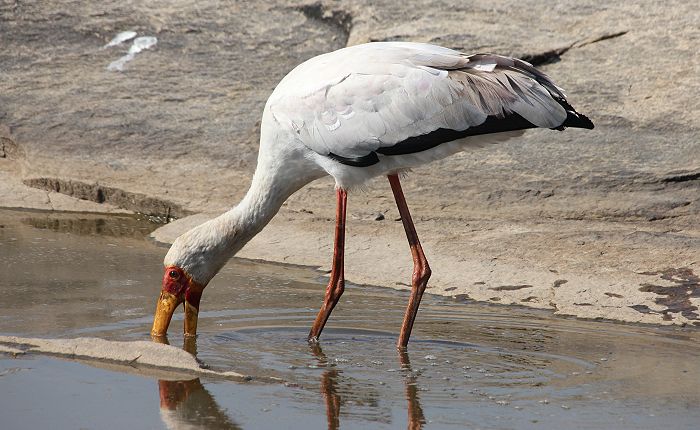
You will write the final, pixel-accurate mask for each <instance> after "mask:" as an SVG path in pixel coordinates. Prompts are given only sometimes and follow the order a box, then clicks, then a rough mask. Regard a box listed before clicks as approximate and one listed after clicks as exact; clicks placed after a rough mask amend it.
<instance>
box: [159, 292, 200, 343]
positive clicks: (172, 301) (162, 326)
mask: <svg viewBox="0 0 700 430" xmlns="http://www.w3.org/2000/svg"><path fill="white" fill-rule="evenodd" d="M183 301H185V299H184V297H177V296H175V295H173V294H170V293H169V292H167V291H161V292H160V297H159V298H158V304H157V305H156V315H155V316H154V317H153V328H152V329H151V336H156V337H161V336H165V335H166V334H167V333H168V326H169V325H170V320H171V319H172V317H173V313H174V312H175V309H177V307H178V306H180V303H182V302H183ZM196 327H197V321H196V315H195V331H196Z"/></svg>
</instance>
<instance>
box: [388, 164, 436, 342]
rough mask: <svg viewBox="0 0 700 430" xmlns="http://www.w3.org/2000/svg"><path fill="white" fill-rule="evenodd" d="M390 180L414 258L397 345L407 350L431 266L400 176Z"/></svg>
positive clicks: (389, 176)
mask: <svg viewBox="0 0 700 430" xmlns="http://www.w3.org/2000/svg"><path fill="white" fill-rule="evenodd" d="M388 178H389V183H390V184H391V191H393V192H394V199H395V200H396V206H397V207H398V208H399V214H400V215H401V221H402V222H403V228H404V230H406V238H407V239H408V245H409V246H410V247H411V255H412V256H413V277H412V279H411V297H410V298H409V299H408V307H406V313H405V314H404V317H403V324H402V325H401V334H400V335H399V341H398V343H397V346H398V347H399V348H400V349H402V348H406V345H408V338H409V337H411V329H412V328H413V322H414V321H415V319H416V313H418V306H419V305H420V299H421V297H423V292H424V291H425V287H426V286H427V285H428V279H429V278H430V273H431V272H430V266H428V260H426V258H425V254H423V248H422V247H421V246H420V241H419V240H418V234H416V228H415V227H414V226H413V220H412V219H411V213H410V212H409V211H408V205H407V204H406V199H405V198H404V196H403V191H402V190H401V182H399V176H398V175H397V174H393V175H388Z"/></svg>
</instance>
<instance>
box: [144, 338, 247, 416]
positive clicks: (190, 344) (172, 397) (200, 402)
mask: <svg viewBox="0 0 700 430" xmlns="http://www.w3.org/2000/svg"><path fill="white" fill-rule="evenodd" d="M153 340H154V341H155V342H159V343H165V344H169V342H168V339H167V338H166V337H154V338H153ZM183 349H184V350H185V351H187V352H189V353H190V354H192V355H195V356H196V355H197V341H196V338H194V337H185V340H184V344H183ZM158 393H159V394H160V417H161V419H162V420H163V423H164V424H165V426H166V427H167V428H170V429H182V428H187V429H196V428H202V429H240V428H241V427H240V426H238V425H237V424H236V423H235V422H233V420H231V418H229V417H228V415H226V413H225V412H224V411H223V410H222V409H221V407H220V406H219V404H218V403H216V399H214V397H213V396H212V395H211V393H209V391H207V389H206V388H204V386H203V385H202V383H201V382H200V380H199V378H195V379H190V380H187V381H169V380H165V379H160V380H158Z"/></svg>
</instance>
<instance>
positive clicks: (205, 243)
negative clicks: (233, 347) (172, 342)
mask: <svg viewBox="0 0 700 430" xmlns="http://www.w3.org/2000/svg"><path fill="white" fill-rule="evenodd" d="M218 227H219V226H218V225H217V224H216V223H214V222H213V221H210V222H207V223H204V224H202V225H200V226H198V227H195V228H194V229H192V230H190V231H188V232H187V233H185V234H183V235H182V236H180V237H178V238H177V239H176V240H175V242H173V245H172V246H171V247H170V250H169V251H168V254H167V255H166V256H165V260H164V266H165V270H164V273H163V286H162V289H161V292H160V298H159V299H158V304H157V306H156V314H155V317H154V319H153V328H152V329H151V335H153V336H165V335H166V334H167V331H168V326H169V325H170V319H171V318H172V316H173V313H174V312H175V309H176V308H177V307H178V306H179V305H180V304H181V303H184V304H185V336H194V335H195V334H196V333H197V318H198V315H199V301H200V299H201V297H202V291H204V287H206V286H207V284H208V283H209V281H210V280H211V278H213V277H214V275H216V273H217V272H218V271H219V269H221V267H222V266H223V265H224V264H225V263H226V260H228V259H229V257H230V256H231V255H232V252H229V251H232V249H231V246H230V243H229V242H228V241H222V240H221V239H220V237H221V235H220V234H218V233H220V231H219V230H220V229H219V228H218ZM234 233H235V232H234Z"/></svg>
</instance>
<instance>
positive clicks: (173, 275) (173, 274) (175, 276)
mask: <svg viewBox="0 0 700 430" xmlns="http://www.w3.org/2000/svg"><path fill="white" fill-rule="evenodd" d="M168 276H170V279H174V280H178V279H180V272H178V271H177V270H171V271H170V273H168Z"/></svg>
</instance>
